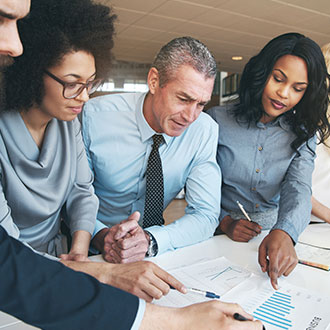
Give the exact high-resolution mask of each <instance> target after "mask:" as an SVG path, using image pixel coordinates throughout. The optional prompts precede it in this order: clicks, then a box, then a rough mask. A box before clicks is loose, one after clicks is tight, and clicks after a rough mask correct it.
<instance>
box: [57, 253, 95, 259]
mask: <svg viewBox="0 0 330 330" xmlns="http://www.w3.org/2000/svg"><path fill="white" fill-rule="evenodd" d="M60 259H62V260H67V261H89V259H88V257H87V256H86V255H84V254H81V253H71V252H70V253H68V254H64V253H63V254H61V255H60Z"/></svg>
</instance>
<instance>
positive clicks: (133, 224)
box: [114, 219, 139, 240]
mask: <svg viewBox="0 0 330 330" xmlns="http://www.w3.org/2000/svg"><path fill="white" fill-rule="evenodd" d="M138 226H139V224H138V222H137V221H136V220H134V219H132V220H128V221H126V222H124V223H121V224H120V225H118V230H117V232H116V233H115V234H114V239H115V240H118V239H120V238H122V237H124V236H125V235H126V234H127V233H128V232H130V231H132V230H133V229H135V228H137V227H138Z"/></svg>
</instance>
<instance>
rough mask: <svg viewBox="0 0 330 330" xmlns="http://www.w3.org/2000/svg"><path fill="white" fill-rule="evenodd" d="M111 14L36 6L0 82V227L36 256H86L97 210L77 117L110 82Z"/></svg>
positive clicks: (73, 4) (79, 5) (76, 0)
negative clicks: (64, 229) (66, 233)
mask: <svg viewBox="0 0 330 330" xmlns="http://www.w3.org/2000/svg"><path fill="white" fill-rule="evenodd" d="M114 19H115V16H114V15H111V14H110V9H109V8H108V7H106V6H102V5H96V4H93V3H92V2H91V1H89V0H70V1H67V0H47V1H42V0H34V1H33V2H32V11H31V13H30V15H29V16H28V17H27V18H25V19H23V20H22V21H20V22H19V23H18V28H19V32H20V37H21V40H22V44H23V47H24V54H23V55H22V56H20V57H18V58H16V59H15V62H14V64H13V65H12V66H10V67H8V68H7V69H6V71H5V72H4V76H3V86H2V89H3V92H4V95H3V100H2V105H1V113H0V190H1V195H0V224H1V225H2V226H3V227H4V228H5V229H6V230H7V232H8V233H9V234H10V235H12V236H14V237H15V238H19V239H20V240H22V241H24V242H26V243H28V244H29V245H30V246H32V247H33V248H34V249H36V250H37V251H40V252H44V253H48V254H51V255H55V256H59V255H61V254H63V253H67V252H68V251H67V250H66V248H65V244H63V242H64V241H65V240H64V239H63V235H62V234H61V232H60V222H61V219H62V218H63V219H65V221H66V222H67V224H68V227H69V228H70V231H71V234H72V247H71V250H70V251H69V254H68V255H66V256H64V257H65V258H67V259H71V260H74V259H75V260H84V259H85V258H86V257H87V252H88V247H89V242H90V238H91V234H92V233H93V230H94V223H95V219H96V213H97V208H98V200H97V198H96V196H95V195H94V191H93V187H92V180H93V177H92V174H91V172H90V169H89V166H88V162H87V158H86V155H85V150H84V145H83V143H82V139H81V133H80V125H79V121H78V119H77V115H78V114H79V113H80V112H81V111H82V107H83V105H84V103H85V102H86V101H87V100H88V99H89V95H90V94H91V93H92V92H94V91H95V90H96V88H97V87H98V86H99V85H100V83H101V81H102V79H103V78H105V77H107V75H108V72H109V69H110V64H111V48H112V46H113V32H114V26H113V22H114Z"/></svg>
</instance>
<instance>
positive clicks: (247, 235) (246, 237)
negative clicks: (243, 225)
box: [238, 231, 257, 242]
mask: <svg viewBox="0 0 330 330" xmlns="http://www.w3.org/2000/svg"><path fill="white" fill-rule="evenodd" d="M255 236H257V234H256V233H255V232H252V231H242V232H240V234H239V236H238V239H241V240H242V242H248V241H250V240H251V239H252V238H254V237H255Z"/></svg>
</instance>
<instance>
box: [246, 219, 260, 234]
mask: <svg viewBox="0 0 330 330" xmlns="http://www.w3.org/2000/svg"><path fill="white" fill-rule="evenodd" d="M244 225H245V227H247V228H249V229H250V230H252V231H253V232H255V233H256V234H260V233H261V230H262V227H261V226H259V225H258V224H257V223H256V222H253V221H245V222H244Z"/></svg>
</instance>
